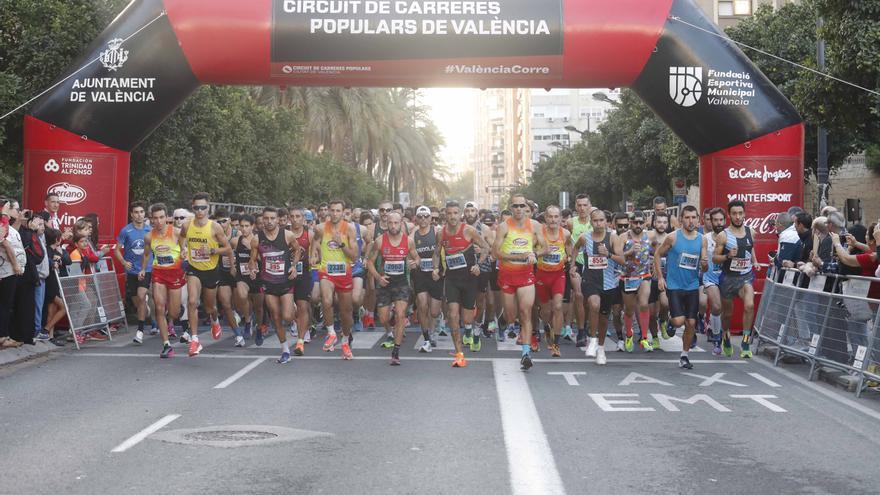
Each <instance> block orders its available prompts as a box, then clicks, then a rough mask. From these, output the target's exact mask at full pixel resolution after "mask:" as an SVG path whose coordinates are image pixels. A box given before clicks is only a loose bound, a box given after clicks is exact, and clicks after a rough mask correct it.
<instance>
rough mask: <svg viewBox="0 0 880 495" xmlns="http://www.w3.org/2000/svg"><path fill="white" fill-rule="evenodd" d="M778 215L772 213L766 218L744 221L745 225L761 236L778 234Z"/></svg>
mask: <svg viewBox="0 0 880 495" xmlns="http://www.w3.org/2000/svg"><path fill="white" fill-rule="evenodd" d="M777 215H778V213H770V214H769V215H767V216H765V217H752V218H746V219H745V220H744V221H743V225H745V226H746V227H749V228H751V229H752V230H753V231H755V232H757V233H759V234H764V235H766V234H773V233H776V216H777Z"/></svg>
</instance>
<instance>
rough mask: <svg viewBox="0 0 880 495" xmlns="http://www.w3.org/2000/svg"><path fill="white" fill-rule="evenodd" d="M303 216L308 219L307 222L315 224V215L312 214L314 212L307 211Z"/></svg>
mask: <svg viewBox="0 0 880 495" xmlns="http://www.w3.org/2000/svg"><path fill="white" fill-rule="evenodd" d="M303 216H304V217H306V222H314V221H315V214H314V213H312V210H306V211H305V212H304V213H303Z"/></svg>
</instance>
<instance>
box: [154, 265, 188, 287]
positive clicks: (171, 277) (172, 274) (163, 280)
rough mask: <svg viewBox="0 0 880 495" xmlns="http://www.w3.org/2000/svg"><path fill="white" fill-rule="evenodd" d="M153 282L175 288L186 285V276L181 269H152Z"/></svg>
mask: <svg viewBox="0 0 880 495" xmlns="http://www.w3.org/2000/svg"><path fill="white" fill-rule="evenodd" d="M153 283H156V284H161V285H164V286H165V287H167V288H168V289H170V290H177V289H180V288H181V287H183V286H184V285H186V277H184V276H183V269H177V270H153Z"/></svg>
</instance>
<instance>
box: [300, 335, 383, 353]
mask: <svg viewBox="0 0 880 495" xmlns="http://www.w3.org/2000/svg"><path fill="white" fill-rule="evenodd" d="M353 335H354V341H352V343H351V348H352V349H372V348H373V347H375V346H376V344H378V343H379V341H380V340H381V339H382V337H384V336H385V332H355V333H354V334H353ZM338 336H339V338H340V339H342V332H339V333H338ZM315 340H316V341H319V343H320V344H321V345H324V341H323V340H321V339H315ZM313 342H314V341H313ZM340 345H342V343H341V341H340V343H339V344H338V345H337V346H336V347H337V348H338V347H339V346H340Z"/></svg>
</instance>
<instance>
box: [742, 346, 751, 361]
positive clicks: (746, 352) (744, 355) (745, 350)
mask: <svg viewBox="0 0 880 495" xmlns="http://www.w3.org/2000/svg"><path fill="white" fill-rule="evenodd" d="M739 357H740V358H741V359H751V358H752V350H751V349H749V344H742V350H740V351H739Z"/></svg>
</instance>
